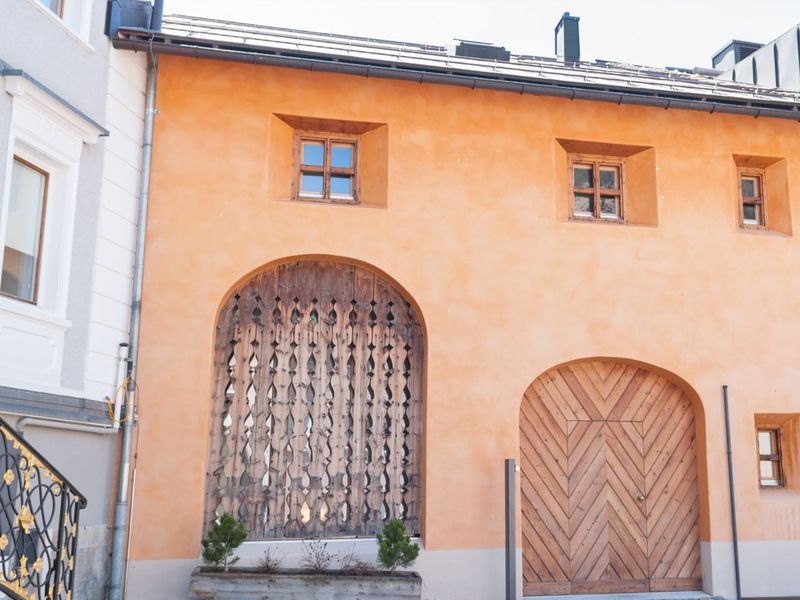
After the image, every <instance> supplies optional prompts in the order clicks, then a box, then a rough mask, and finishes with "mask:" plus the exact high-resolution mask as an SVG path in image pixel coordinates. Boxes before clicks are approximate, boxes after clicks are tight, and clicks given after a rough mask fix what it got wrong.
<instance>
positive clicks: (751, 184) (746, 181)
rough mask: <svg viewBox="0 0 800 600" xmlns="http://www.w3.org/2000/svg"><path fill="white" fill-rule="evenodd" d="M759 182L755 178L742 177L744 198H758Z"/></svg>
mask: <svg viewBox="0 0 800 600" xmlns="http://www.w3.org/2000/svg"><path fill="white" fill-rule="evenodd" d="M757 189H758V180H757V179H756V178H755V177H742V197H743V198H755V197H757V196H758V194H757V192H756V190H757Z"/></svg>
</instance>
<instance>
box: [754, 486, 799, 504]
mask: <svg viewBox="0 0 800 600" xmlns="http://www.w3.org/2000/svg"><path fill="white" fill-rule="evenodd" d="M758 497H759V499H760V500H764V501H766V502H792V503H795V502H798V501H800V492H798V491H796V490H792V489H789V488H785V487H781V488H779V487H763V486H759V488H758Z"/></svg>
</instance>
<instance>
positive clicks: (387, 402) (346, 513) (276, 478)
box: [206, 258, 424, 540]
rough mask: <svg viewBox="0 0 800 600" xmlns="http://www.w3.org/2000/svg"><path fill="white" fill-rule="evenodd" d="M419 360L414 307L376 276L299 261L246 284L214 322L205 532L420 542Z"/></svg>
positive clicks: (420, 349)
mask: <svg viewBox="0 0 800 600" xmlns="http://www.w3.org/2000/svg"><path fill="white" fill-rule="evenodd" d="M423 353H424V333H423V327H422V325H421V321H420V319H419V318H418V316H417V311H416V310H415V308H414V305H413V304H412V302H411V301H410V299H409V298H407V297H406V296H405V295H404V293H403V292H402V291H401V290H400V289H399V288H398V287H397V286H396V285H394V284H393V283H391V282H390V281H389V280H388V278H386V277H384V276H383V275H381V274H379V273H377V272H375V271H373V270H372V269H369V268H366V267H364V266H361V265H355V264H346V263H343V262H338V261H330V260H324V259H317V258H313V259H298V260H293V261H291V262H286V263H282V264H278V265H277V266H273V267H270V268H268V269H267V270H265V271H262V272H259V273H257V274H255V275H253V276H251V277H249V278H247V279H245V280H243V281H241V282H240V283H239V284H238V285H237V286H236V288H235V290H234V291H233V293H231V294H230V296H229V297H228V298H227V300H226V301H225V302H224V304H223V305H222V307H221V309H220V312H219V317H218V320H217V329H216V342H215V363H214V365H215V367H214V368H215V384H214V397H213V402H212V415H211V440H210V456H209V469H208V484H207V500H206V526H208V525H209V524H210V523H211V522H212V521H213V520H214V519H215V518H216V516H218V515H219V514H221V513H223V512H229V513H232V514H234V515H235V516H236V517H238V518H239V519H240V520H241V521H243V522H244V523H245V524H246V526H247V528H248V531H249V539H253V540H257V539H275V538H297V537H307V536H311V535H321V536H325V537H336V536H353V535H373V534H375V533H378V532H380V531H381V530H382V528H383V524H384V522H385V521H387V520H388V519H393V518H399V519H402V520H403V521H405V523H406V527H407V530H408V531H410V532H411V533H413V534H419V531H420V509H421V503H420V497H421V485H420V481H421V477H420V470H421V467H422V394H423V365H424V357H423Z"/></svg>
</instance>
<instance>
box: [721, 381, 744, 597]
mask: <svg viewBox="0 0 800 600" xmlns="http://www.w3.org/2000/svg"><path fill="white" fill-rule="evenodd" d="M722 402H723V404H724V406H725V442H726V444H727V448H728V486H729V489H730V494H731V527H732V529H733V569H734V571H735V575H736V600H742V576H741V573H740V571H739V532H738V530H737V527H736V496H735V495H734V492H733V490H734V485H733V451H732V449H731V416H730V411H729V410H728V386H727V385H723V386H722Z"/></svg>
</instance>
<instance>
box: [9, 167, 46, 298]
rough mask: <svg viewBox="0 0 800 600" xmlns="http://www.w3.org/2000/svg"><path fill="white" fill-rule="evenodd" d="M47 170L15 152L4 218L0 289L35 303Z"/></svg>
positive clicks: (12, 295)
mask: <svg viewBox="0 0 800 600" xmlns="http://www.w3.org/2000/svg"><path fill="white" fill-rule="evenodd" d="M47 183H48V173H47V172H46V171H44V170H43V169H40V168H39V167H37V166H35V165H33V164H31V163H29V162H28V161H26V160H23V159H22V158H20V157H18V156H15V157H14V160H13V163H12V168H11V186H10V193H9V197H8V208H7V212H6V220H5V236H4V237H5V246H4V248H3V257H2V261H3V262H2V265H3V267H2V275H0V292H2V293H3V294H5V295H6V296H11V297H13V298H17V299H18V300H25V301H27V302H32V303H36V295H37V292H38V283H39V263H40V260H41V254H42V235H43V233H42V231H43V228H44V214H45V206H46V203H47Z"/></svg>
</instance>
